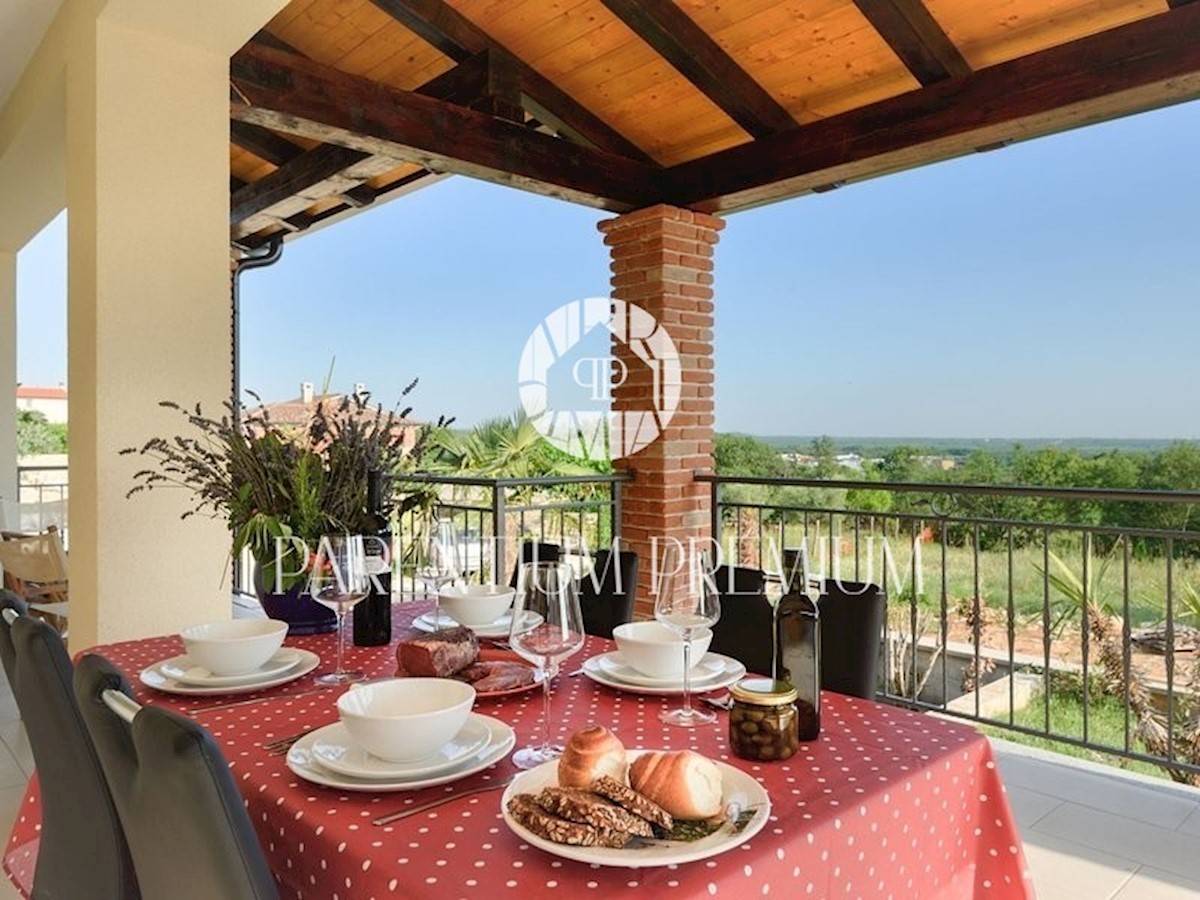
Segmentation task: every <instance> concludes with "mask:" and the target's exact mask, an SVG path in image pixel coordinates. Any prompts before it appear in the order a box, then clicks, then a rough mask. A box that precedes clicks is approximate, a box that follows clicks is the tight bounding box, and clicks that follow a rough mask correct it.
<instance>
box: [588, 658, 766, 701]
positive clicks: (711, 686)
mask: <svg viewBox="0 0 1200 900" xmlns="http://www.w3.org/2000/svg"><path fill="white" fill-rule="evenodd" d="M604 655H605V654H600V656H592V657H589V658H588V659H586V660H584V661H583V674H584V675H586V676H587V677H588V678H590V679H592V681H594V682H596V683H597V684H602V685H604V686H605V687H610V688H615V689H616V690H618V691H628V692H629V693H631V694H654V695H658V696H663V695H667V694H682V693H683V681H682V680H680V681H659V682H655V683H654V684H633V683H632V682H629V681H621V680H620V679H617V678H613V677H612V676H611V675H609V674H608V673H607V672H605V671H604V667H603V665H602V664H601V662H600V659H601V657H602V656H604ZM710 656H711V657H715V658H716V659H718V660H720V661H721V662H722V663H723V664H724V666H725V671H724V672H721V673H719V674H718V675H717V676H716V678H713V679H711V680H709V681H705V682H704V683H703V684H696V685H693V692H694V693H702V692H706V691H715V690H717V689H719V688H725V687H729V686H730V685H731V684H737V682H739V681H741V680H742V679H743V678H745V677H746V667H745V666H743V665H742V664H741V663H740V662H738V661H737V660H736V659H733V658H731V657H728V656H722V655H721V654H720V653H708V654H705V659H707V658H708V657H710Z"/></svg>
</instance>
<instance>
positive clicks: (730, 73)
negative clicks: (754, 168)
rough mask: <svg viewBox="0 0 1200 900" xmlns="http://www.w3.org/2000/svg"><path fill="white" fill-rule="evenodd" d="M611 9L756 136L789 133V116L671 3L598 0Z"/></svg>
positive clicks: (792, 124)
mask: <svg viewBox="0 0 1200 900" xmlns="http://www.w3.org/2000/svg"><path fill="white" fill-rule="evenodd" d="M602 2H603V3H604V5H605V6H606V7H608V9H609V11H610V12H612V13H613V15H615V16H616V17H617V18H618V19H620V20H621V21H622V22H624V23H625V24H626V25H627V26H628V27H629V28H630V30H632V31H633V33H634V34H636V35H637V36H638V37H640V38H641V39H642V40H643V41H645V42H646V43H647V44H649V45H650V47H651V48H652V49H653V50H654V52H655V53H657V54H658V55H659V56H661V57H662V58H663V59H665V60H666V61H667V62H669V63H670V64H671V65H672V66H673V67H674V68H675V69H676V71H678V72H679V73H680V74H681V75H683V77H684V78H686V79H687V80H688V81H690V82H691V83H692V84H694V85H695V86H696V87H697V88H699V89H700V91H701V92H702V93H703V94H704V95H705V96H706V97H708V98H709V99H710V100H711V101H712V102H713V103H715V104H716V105H717V106H719V107H720V108H721V109H722V110H724V111H725V113H726V114H727V115H728V116H729V117H730V118H731V119H733V120H734V121H735V122H737V123H738V124H739V125H741V126H742V128H744V129H745V130H746V131H747V132H749V133H750V134H752V135H753V136H754V137H765V136H767V135H771V134H778V133H779V132H781V131H790V130H791V129H793V128H795V127H796V125H797V123H796V120H795V119H793V118H792V116H791V113H789V112H788V111H787V109H786V108H785V107H784V106H783V105H782V104H781V103H779V102H778V101H777V100H776V99H775V98H774V97H772V96H771V94H770V93H769V92H768V91H767V90H766V88H764V87H763V86H762V85H760V84H759V83H758V82H757V81H755V80H754V79H753V78H752V77H751V76H750V74H749V73H748V72H746V70H745V69H743V68H742V67H741V66H740V65H738V64H737V62H736V61H735V60H734V59H733V57H731V56H730V55H729V54H728V53H726V52H725V50H724V49H723V48H722V47H721V45H720V44H718V43H717V42H716V41H714V40H713V39H712V38H711V37H709V35H708V32H706V31H705V30H704V29H703V28H701V27H700V26H699V25H697V24H696V23H695V21H693V19H692V18H691V17H690V16H689V15H688V14H687V13H685V12H684V11H683V10H682V9H680V8H679V7H678V6H676V5H675V3H674V2H673V0H602Z"/></svg>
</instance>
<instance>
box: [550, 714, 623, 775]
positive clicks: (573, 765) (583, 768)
mask: <svg viewBox="0 0 1200 900" xmlns="http://www.w3.org/2000/svg"><path fill="white" fill-rule="evenodd" d="M601 775H607V776H608V777H610V778H615V779H616V780H617V781H620V782H622V783H624V782H625V745H624V744H622V743H621V742H620V741H619V740H617V736H616V735H615V734H613V733H612V732H611V731H609V730H608V729H607V728H604V727H602V726H600V725H589V726H588V727H587V728H581V729H579V730H578V731H576V732H575V733H574V734H573V735H571V739H570V740H569V741H568V742H567V746H566V749H564V750H563V755H562V756H561V757H560V758H559V760H558V784H559V787H576V788H590V787H591V786H592V782H593V781H595V780H596V779H597V778H599V777H600V776H601Z"/></svg>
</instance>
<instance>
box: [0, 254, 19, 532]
mask: <svg viewBox="0 0 1200 900" xmlns="http://www.w3.org/2000/svg"><path fill="white" fill-rule="evenodd" d="M16 392H17V254H16V253H15V252H14V251H12V250H5V249H3V248H0V504H2V505H0V522H2V521H3V518H4V516H3V513H4V510H5V509H7V508H15V504H16V502H17V500H18V497H17V412H16V407H17V399H16ZM10 504H12V506H11V507H10Z"/></svg>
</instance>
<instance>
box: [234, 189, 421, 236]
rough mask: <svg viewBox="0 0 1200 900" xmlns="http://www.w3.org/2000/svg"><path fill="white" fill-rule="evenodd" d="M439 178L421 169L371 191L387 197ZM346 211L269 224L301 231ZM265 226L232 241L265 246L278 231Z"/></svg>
mask: <svg viewBox="0 0 1200 900" xmlns="http://www.w3.org/2000/svg"><path fill="white" fill-rule="evenodd" d="M439 178H441V176H440V175H434V174H433V173H431V172H426V171H425V170H424V169H422V170H421V171H419V172H413V173H412V174H411V175H405V176H404V177H403V178H398V179H396V180H395V181H393V182H391V183H390V184H387V185H384V186H383V187H381V188H379V189H378V190H377V191H373V194H374V196H375V199H379V198H381V197H387V196H388V195H390V194H393V193H397V194H401V193H405V191H404V188H410V189H411V188H412V187H413V186H414V185H418V184H419V183H421V182H429V181H430V180H431V179H432V180H435V181H436V180H437V179H439ZM420 186H423V185H420ZM346 212H347V207H346V206H335V207H333V208H331V209H326V210H322V211H321V212H318V213H308V212H301V213H296V214H295V215H291V216H280V217H278V218H276V219H274V220H272V221H271V222H270V225H273V226H275V227H277V228H278V229H282V230H283V231H286V232H289V233H298V232H301V231H306V230H307V229H309V228H311V227H313V226H314V225H318V224H320V223H321V222H325V221H327V220H329V219H333V218H336V217H337V216H341V215H345V214H346ZM266 228H267V226H264V230H263V231H259V232H256V233H253V234H247V235H245V236H244V237H238V238H236V239H235V240H234V243H236V244H237V245H238V246H239V247H241V248H242V249H244V250H254V249H256V248H258V247H262V246H265V245H266V244H269V243H270V242H271V240H272V239H273V238H275V237H276V236H277V234H278V232H274V233H266V230H265V229H266Z"/></svg>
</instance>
